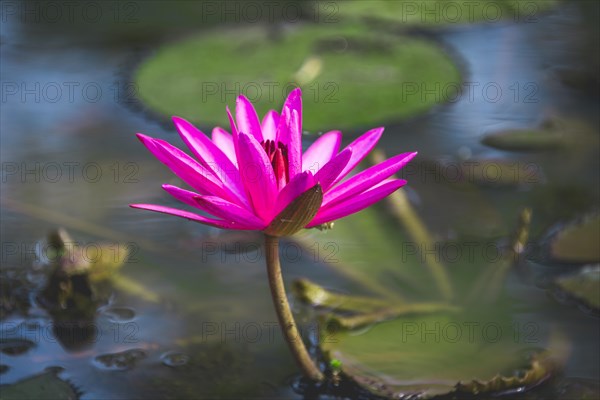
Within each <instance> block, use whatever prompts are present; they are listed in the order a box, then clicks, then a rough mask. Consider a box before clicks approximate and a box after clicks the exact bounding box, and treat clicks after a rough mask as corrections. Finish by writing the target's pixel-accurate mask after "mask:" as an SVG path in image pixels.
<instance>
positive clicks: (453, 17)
mask: <svg viewBox="0 0 600 400" xmlns="http://www.w3.org/2000/svg"><path fill="white" fill-rule="evenodd" d="M335 4H336V6H337V7H339V14H340V16H341V17H342V18H352V17H354V18H370V19H377V20H382V21H388V22H391V23H396V24H398V25H401V26H406V25H408V26H447V25H454V24H466V23H474V22H497V21H498V20H500V19H511V20H514V21H522V22H533V21H537V18H539V16H538V13H539V12H540V11H542V10H545V9H548V8H550V7H553V6H555V5H556V4H558V0H535V1H527V2H519V1H515V0H485V1H479V2H476V3H469V2H461V1H456V2H454V1H446V0H422V1H411V0H394V1H387V0H369V1H364V0H363V1H356V0H347V1H338V2H336V3H335Z"/></svg>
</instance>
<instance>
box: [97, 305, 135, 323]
mask: <svg viewBox="0 0 600 400" xmlns="http://www.w3.org/2000/svg"><path fill="white" fill-rule="evenodd" d="M103 314H104V315H106V316H107V317H108V318H109V319H110V320H111V321H112V322H128V321H131V320H133V319H134V318H135V310H134V309H133V308H130V307H110V308H107V309H106V310H104V311H103Z"/></svg>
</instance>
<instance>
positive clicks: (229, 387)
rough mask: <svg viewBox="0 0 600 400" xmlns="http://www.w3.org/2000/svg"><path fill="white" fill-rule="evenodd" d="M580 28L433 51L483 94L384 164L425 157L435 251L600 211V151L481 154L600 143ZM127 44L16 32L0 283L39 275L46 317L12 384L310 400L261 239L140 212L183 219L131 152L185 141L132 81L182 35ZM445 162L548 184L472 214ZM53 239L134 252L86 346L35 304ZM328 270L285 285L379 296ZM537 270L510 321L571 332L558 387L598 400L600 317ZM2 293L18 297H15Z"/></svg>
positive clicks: (470, 31) (13, 330)
mask: <svg viewBox="0 0 600 400" xmlns="http://www.w3.org/2000/svg"><path fill="white" fill-rule="evenodd" d="M582 10H584V11H582ZM585 10H586V8H585V7H580V5H579V4H575V3H567V4H563V5H560V6H559V7H557V8H556V9H554V10H552V11H549V12H547V13H546V14H543V15H540V16H539V17H538V19H537V20H536V21H535V22H529V23H524V22H522V23H515V22H513V21H505V22H498V23H493V24H476V25H471V26H460V27H458V26H456V27H454V26H453V27H449V28H445V29H443V30H441V31H439V32H437V33H435V34H433V40H436V41H439V42H440V43H441V44H442V45H443V46H444V47H445V48H447V49H448V51H450V52H451V54H452V55H453V56H455V57H456V59H457V61H458V62H459V63H460V64H461V67H463V68H464V80H465V81H466V82H469V83H470V86H467V87H466V89H465V90H464V91H463V92H462V93H461V94H460V95H458V97H457V98H454V99H448V100H451V101H449V102H447V103H445V104H442V105H440V106H438V107H436V108H435V109H434V110H432V111H431V112H429V113H427V114H425V115H422V116H419V117H417V118H414V119H411V120H409V121H406V122H402V123H396V124H393V125H391V126H387V128H386V131H385V134H384V136H383V138H382V141H381V143H380V147H381V148H383V149H385V151H386V153H388V154H396V153H399V152H404V151H412V150H415V149H416V150H418V151H419V159H418V160H417V161H416V163H415V165H416V167H415V168H414V169H411V170H410V172H405V174H406V176H407V179H408V180H409V186H408V187H407V189H406V190H407V193H408V195H409V198H410V199H411V200H412V201H413V204H414V205H415V207H416V209H417V211H418V212H419V214H420V215H421V217H422V218H423V220H424V222H425V223H426V224H427V226H428V227H429V228H430V230H431V231H432V232H433V233H434V236H435V237H436V238H438V239H440V240H448V239H452V238H464V237H470V238H476V239H477V240H489V239H490V238H500V237H504V236H507V235H508V234H509V233H510V232H511V229H512V228H513V227H514V225H515V224H516V220H517V215H518V212H519V210H520V208H521V207H522V206H523V205H529V206H531V207H532V208H533V213H534V221H533V225H532V231H531V235H532V239H533V240H536V241H537V240H542V239H543V236H544V234H545V232H546V231H547V230H548V229H549V228H550V227H551V226H553V225H554V224H556V223H559V222H564V221H566V220H569V219H570V218H575V217H578V216H580V215H583V214H584V213H586V212H589V211H590V210H593V209H594V208H595V207H597V204H598V199H599V195H600V194H599V188H598V170H599V168H598V167H599V165H598V164H599V162H598V160H599V158H598V147H597V142H595V143H596V146H595V147H591V148H584V149H581V150H579V151H577V152H570V153H569V152H567V153H553V152H550V153H547V152H543V153H513V152H506V151H502V150H496V149H493V148H491V147H488V146H485V145H483V144H481V143H480V139H481V138H482V137H483V136H484V135H485V134H487V133H490V132H495V131H499V130H507V129H519V128H531V127H535V126H538V125H539V124H541V123H542V122H543V121H545V120H547V119H551V118H560V120H561V121H564V120H568V121H573V120H574V121H577V123H578V124H584V125H586V126H590V127H591V128H590V129H591V130H592V133H593V134H595V135H596V136H597V134H598V127H599V126H598V114H597V112H598V106H599V104H598V97H597V96H592V95H590V94H589V93H586V92H583V91H580V90H578V89H577V88H573V87H571V86H568V85H566V84H564V83H563V81H561V79H560V72H561V70H565V69H578V68H580V67H581V66H584V65H588V64H589V59H590V58H593V57H590V52H597V47H594V46H596V45H597V43H594V42H592V43H591V44H589V40H588V38H589V37H593V35H594V32H595V31H594V29H595V28H594V24H588V23H586V22H585V17H584V15H583V14H584V12H585ZM595 23H597V21H595ZM176 33H177V34H180V33H181V32H176ZM156 36H160V37H159V38H158V39H157V38H156ZM127 38H128V36H127V35H126V34H125V33H123V39H122V40H121V41H119V40H115V39H114V37H113V38H112V39H110V40H107V41H106V42H103V40H102V39H99V38H98V32H95V33H93V34H91V35H86V34H85V33H82V34H77V33H74V32H73V31H70V30H69V29H68V27H67V28H64V27H62V29H58V28H56V27H55V26H53V25H52V24H46V25H40V24H36V23H23V22H22V21H19V20H18V19H17V18H8V20H6V21H4V20H3V23H2V31H1V45H0V46H1V47H0V51H1V56H2V57H1V61H0V62H1V64H0V65H1V74H2V76H1V78H2V87H3V89H2V96H3V98H2V115H1V118H0V131H1V135H2V148H1V150H0V156H1V159H2V173H3V174H2V226H1V233H2V267H3V268H4V269H11V270H12V269H14V270H26V271H27V273H28V282H30V284H29V286H27V285H26V286H25V287H24V288H21V289H23V290H25V291H26V295H25V297H29V300H30V302H31V307H30V309H29V312H28V313H27V315H23V313H21V312H14V313H12V314H10V315H8V316H6V317H5V318H4V319H3V320H2V321H1V322H2V339H3V340H9V339H10V340H15V338H17V339H18V340H21V341H22V343H20V346H16V345H15V343H12V342H10V340H9V341H8V342H3V346H8V347H10V348H11V349H13V350H14V348H17V347H18V348H20V349H22V350H21V351H12V352H11V351H10V350H9V351H6V352H4V351H3V352H2V361H1V362H0V364H2V366H3V367H2V371H0V372H1V374H0V382H1V383H2V384H10V383H14V382H17V381H19V380H21V379H23V378H26V377H29V376H32V375H36V374H39V373H42V372H43V371H44V370H46V369H47V368H51V367H60V368H62V370H61V371H60V372H59V376H60V377H61V378H63V379H66V380H68V381H69V382H71V383H72V384H73V385H74V386H75V387H76V388H77V389H78V391H79V392H80V393H81V398H83V399H93V398H134V397H135V398H137V397H145V398H199V397H200V398H201V397H214V396H219V397H228V398H231V397H239V396H241V395H244V397H246V398H253V397H257V398H258V397H260V398H264V397H272V398H278V397H286V398H302V396H301V395H300V394H297V393H296V392H295V391H294V390H293V389H292V385H291V382H293V381H294V380H295V379H297V369H296V367H295V365H294V363H293V361H292V359H291V357H290V355H289V353H288V351H287V348H286V344H285V342H284V341H283V338H282V337H281V335H280V334H279V331H278V327H277V326H276V316H275V314H274V311H273V308H272V305H271V299H270V296H269V293H268V289H267V281H266V279H265V278H266V275H265V270H264V265H263V258H262V256H263V254H262V250H261V249H260V243H261V240H260V236H257V235H253V234H247V233H243V234H242V233H230V232H221V231H218V230H216V229H211V228H209V227H205V226H201V225H198V224H193V223H190V222H186V221H182V220H179V219H176V218H170V217H167V216H162V215H158V214H153V213H146V212H140V211H136V210H132V209H130V208H129V207H128V204H130V203H160V204H169V202H171V200H168V199H167V198H166V197H167V196H165V194H164V193H163V192H162V191H161V189H160V185H161V184H163V183H175V184H176V183H177V182H176V180H175V178H174V177H173V176H172V175H171V174H170V173H169V171H167V170H166V168H163V166H162V165H161V164H160V163H158V162H157V161H156V160H155V159H154V158H153V157H151V156H150V155H149V154H148V153H147V151H146V150H145V149H144V148H143V146H141V145H140V143H139V142H138V141H137V139H136V138H135V133H136V132H143V133H146V134H149V135H151V136H155V137H160V138H164V139H168V140H171V141H173V142H176V143H180V142H179V141H178V140H179V139H177V138H176V134H175V130H174V128H170V127H169V128H167V127H166V126H164V124H162V123H160V122H157V121H156V120H155V119H153V118H152V117H150V116H149V115H148V114H145V113H143V112H139V111H138V108H139V107H137V106H136V105H135V104H133V105H132V104H129V103H130V102H131V101H132V99H131V98H130V97H129V96H127V94H126V93H124V91H125V92H127V91H128V90H130V88H131V86H129V85H130V84H129V83H128V82H127V81H126V79H127V78H126V76H128V74H127V73H128V71H129V68H131V66H132V65H135V63H137V62H138V61H139V59H140V57H143V56H144V55H147V54H149V53H151V51H152V49H153V48H154V46H156V44H157V43H158V40H159V39H161V40H167V39H168V40H171V39H172V38H173V33H172V32H169V31H168V29H163V30H161V31H160V33H155V34H154V36H152V40H151V41H148V42H145V43H144V42H143V41H140V40H139V37H137V36H136V40H135V41H133V40H132V41H131V45H129V44H128V43H129V42H127ZM589 46H591V47H589ZM407 95H409V94H407ZM411 95H415V96H425V95H426V93H424V92H422V91H421V90H418V91H417V92H416V93H415V94H411ZM564 123H565V126H566V128H565V129H569V127H570V126H571V125H568V124H569V123H570V122H569V123H568V122H564ZM596 139H597V138H596ZM347 140H349V139H348V138H347ZM309 141H310V138H308V137H307V138H306V142H307V143H308V142H309ZM440 159H444V160H450V162H453V161H459V160H468V159H471V160H482V159H503V160H507V161H508V162H510V163H512V166H515V167H516V168H518V167H519V165H525V164H527V165H529V164H531V165H534V166H535V169H536V173H537V172H539V175H538V174H536V175H535V176H536V180H535V181H534V182H533V183H532V182H529V183H527V184H524V185H515V186H509V187H498V186H495V185H488V186H485V187H483V188H479V189H478V194H477V196H467V195H466V194H465V193H464V191H461V190H459V189H456V188H455V187H452V186H451V185H450V186H449V185H447V182H444V181H443V180H439V179H436V178H434V177H433V175H427V174H423V173H422V171H423V170H424V169H425V168H426V166H427V165H429V163H430V161H431V160H440ZM173 204H174V203H173ZM456 204H458V205H456ZM482 210H483V211H482ZM490 210H491V211H490ZM343 223H344V222H343V221H341V222H339V224H343ZM58 226H63V227H65V228H66V229H68V230H69V231H70V233H71V234H72V235H73V236H74V237H75V238H76V239H77V240H80V241H82V242H86V243H92V244H93V243H99V242H107V243H109V244H113V245H117V243H127V244H128V247H129V250H130V252H131V256H130V258H129V260H128V261H127V262H126V263H125V265H124V267H123V269H122V270H121V272H120V277H119V278H118V280H119V282H118V283H115V288H114V292H113V294H112V295H110V296H109V297H107V299H106V304H103V305H102V307H100V308H99V309H98V312H97V313H96V314H95V316H94V317H93V318H92V319H90V320H89V321H88V325H90V326H93V329H94V332H93V333H92V334H91V335H90V334H88V335H86V334H84V333H82V329H73V330H69V331H68V332H57V330H56V329H55V326H54V323H56V322H57V321H56V320H54V321H53V319H52V317H51V316H50V315H49V314H48V313H47V312H46V311H44V308H43V307H42V305H41V304H40V303H39V301H38V299H37V298H36V296H35V293H34V292H35V290H29V289H28V288H30V289H31V288H35V287H36V284H37V283H36V282H37V279H39V275H40V273H39V272H38V271H36V270H35V268H34V266H35V265H37V263H36V255H35V253H36V250H37V249H38V248H37V247H36V246H39V241H40V240H42V239H43V238H44V237H45V235H46V234H47V233H48V232H49V231H51V230H53V229H55V228H56V227H58ZM350 245H352V244H350ZM285 246H286V243H284V248H285ZM287 246H288V247H287V249H288V250H289V251H290V252H296V251H298V249H299V247H297V246H295V245H294V244H293V242H289V243H287ZM87 247H91V246H87ZM343 248H344V243H341V244H340V249H342V251H343ZM92 250H93V249H92ZM365 251H368V249H365ZM319 261H320V260H315V257H314V254H308V252H304V253H302V252H301V254H298V255H296V253H294V255H292V256H289V257H288V258H287V259H286V257H284V261H283V263H284V265H283V269H284V271H283V273H284V276H285V279H286V281H287V282H291V281H292V280H293V279H295V278H299V277H308V278H310V279H311V280H313V281H315V282H319V284H321V285H323V286H325V287H328V288H331V289H335V290H339V291H342V292H345V293H353V292H356V291H361V292H364V291H365V290H364V289H361V288H360V285H358V284H357V283H356V282H353V281H352V280H350V279H348V278H347V277H346V276H344V275H343V274H340V273H339V272H338V271H337V270H335V269H332V268H328V267H327V266H326V265H324V264H323V263H322V262H319ZM359 261H360V260H359ZM384 261H385V260H384ZM542 264H543V263H542V262H541V261H540V256H539V255H536V254H534V255H532V257H531V259H530V260H529V261H528V263H527V267H528V273H527V274H517V273H513V274H511V275H510V276H509V280H508V285H509V292H510V294H511V299H512V301H514V304H513V307H512V309H513V310H514V317H515V319H516V320H521V321H524V322H534V323H535V324H537V325H536V326H537V327H538V328H539V332H540V333H539V334H540V337H543V336H544V335H545V334H546V333H547V332H548V331H549V329H550V327H551V326H555V325H559V326H561V327H563V328H564V329H565V331H566V332H567V336H568V338H569V340H570V341H571V342H572V344H573V348H572V354H571V356H570V358H569V361H568V363H567V365H566V367H565V370H564V374H563V377H562V378H561V379H571V380H572V381H573V382H580V383H581V384H582V385H590V386H592V387H595V386H597V384H598V376H599V374H600V358H599V356H598V354H600V351H599V350H600V345H599V343H600V341H599V336H598V333H599V328H600V326H599V321H598V319H597V316H595V315H593V313H592V314H590V313H586V312H584V311H581V310H579V309H578V308H577V307H576V306H575V305H574V304H561V303H560V302H559V301H557V300H556V299H554V298H552V297H551V296H548V295H547V292H546V291H545V289H544V287H543V286H544V285H543V282H544V281H545V280H547V279H549V278H548V276H552V275H553V274H557V273H561V272H564V271H565V269H568V268H572V266H569V265H567V266H564V265H563V266H556V265H555V266H552V267H547V268H546V267H544V266H543V265H542ZM3 279H5V282H9V285H10V286H11V287H12V288H15V287H18V286H19V285H20V284H19V283H18V280H15V281H8V280H7V278H5V277H4V276H3ZM540 282H542V283H540ZM3 287H4V286H3ZM28 290H29V291H28ZM300 311H301V316H302V317H301V319H300V320H301V321H302V323H304V324H305V329H306V330H307V331H311V330H314V326H313V324H312V322H311V318H310V317H311V314H310V312H307V311H306V310H300ZM7 338H8V339H7ZM6 343H9V344H8V345H6ZM11 343H12V344H11ZM11 346H12V347H11ZM8 347H7V348H8ZM123 352H128V353H123ZM4 366H6V367H4ZM569 382H571V381H569Z"/></svg>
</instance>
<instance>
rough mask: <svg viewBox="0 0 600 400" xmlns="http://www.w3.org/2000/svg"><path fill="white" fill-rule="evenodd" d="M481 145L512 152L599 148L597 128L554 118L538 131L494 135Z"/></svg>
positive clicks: (513, 131)
mask: <svg viewBox="0 0 600 400" xmlns="http://www.w3.org/2000/svg"><path fill="white" fill-rule="evenodd" d="M481 142H482V143H483V144H485V145H488V146H490V147H495V148H497V149H501V150H510V151H544V150H557V149H567V148H573V149H574V150H580V149H582V148H586V147H588V146H591V147H593V148H596V147H597V144H598V135H597V131H596V129H595V128H594V127H592V126H589V125H588V124H586V123H585V122H583V121H581V120H577V119H573V118H564V117H561V116H557V115H552V116H550V117H549V118H546V119H545V120H544V121H543V122H542V123H541V124H540V125H539V126H538V127H536V128H531V129H513V130H506V131H500V132H492V133H490V134H487V135H486V136H484V137H483V139H482V140H481Z"/></svg>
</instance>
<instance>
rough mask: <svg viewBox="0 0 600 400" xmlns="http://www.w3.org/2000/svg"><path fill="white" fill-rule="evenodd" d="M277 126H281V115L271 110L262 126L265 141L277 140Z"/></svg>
mask: <svg viewBox="0 0 600 400" xmlns="http://www.w3.org/2000/svg"><path fill="white" fill-rule="evenodd" d="M277 125H279V113H278V112H277V111H275V110H270V111H269V112H267V114H266V115H265V116H264V118H263V120H262V124H261V129H262V135H263V139H264V140H265V141H267V140H273V141H274V140H275V139H277Z"/></svg>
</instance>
